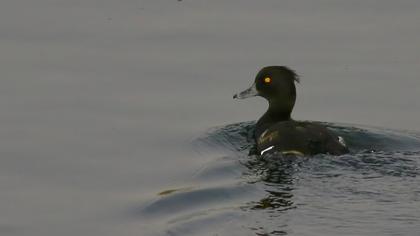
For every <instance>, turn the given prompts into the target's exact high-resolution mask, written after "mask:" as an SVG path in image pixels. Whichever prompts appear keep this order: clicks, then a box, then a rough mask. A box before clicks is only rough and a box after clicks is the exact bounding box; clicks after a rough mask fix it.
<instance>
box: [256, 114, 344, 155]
mask: <svg viewBox="0 0 420 236" xmlns="http://www.w3.org/2000/svg"><path fill="white" fill-rule="evenodd" d="M256 140H257V149H258V152H259V153H263V152H264V151H268V150H271V151H279V152H283V153H292V154H303V155H314V154H319V153H329V154H333V155H340V154H344V153H347V152H348V149H347V147H346V146H345V145H344V144H343V143H341V142H340V140H339V137H338V136H336V135H335V134H333V133H332V132H331V131H330V130H328V129H327V128H326V127H324V126H322V125H319V124H316V123H311V122H298V121H293V120H289V121H281V122H277V123H275V124H273V125H271V126H270V127H269V128H268V129H266V130H265V131H264V132H262V133H261V134H259V133H256Z"/></svg>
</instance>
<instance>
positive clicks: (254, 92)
mask: <svg viewBox="0 0 420 236" xmlns="http://www.w3.org/2000/svg"><path fill="white" fill-rule="evenodd" d="M295 82H299V77H298V76H297V74H296V73H295V72H294V71H293V70H291V69H289V68H287V67H285V66H268V67H264V68H262V69H261V70H260V71H259V72H258V74H257V76H256V77H255V82H254V84H253V85H252V86H251V87H250V88H249V89H247V90H245V91H243V92H241V93H238V94H235V95H234V96H233V98H238V99H244V98H248V97H253V96H261V97H263V98H265V99H267V100H268V102H269V104H270V108H269V111H270V112H273V113H288V114H289V115H290V113H291V112H292V110H293V107H294V105H295V101H296V87H295Z"/></svg>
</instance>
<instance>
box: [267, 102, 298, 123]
mask: <svg viewBox="0 0 420 236" xmlns="http://www.w3.org/2000/svg"><path fill="white" fill-rule="evenodd" d="M293 106H294V102H292V101H291V102H290V103H285V102H284V101H282V102H276V101H270V102H269V106H268V110H267V112H266V113H265V114H264V116H268V117H269V118H270V120H272V121H273V122H279V121H287V120H291V116H290V115H291V114H292V109H293Z"/></svg>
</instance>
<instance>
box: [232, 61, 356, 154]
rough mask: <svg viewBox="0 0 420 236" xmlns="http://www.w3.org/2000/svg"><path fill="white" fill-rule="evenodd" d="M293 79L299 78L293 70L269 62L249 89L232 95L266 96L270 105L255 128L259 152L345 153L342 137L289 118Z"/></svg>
mask: <svg viewBox="0 0 420 236" xmlns="http://www.w3.org/2000/svg"><path fill="white" fill-rule="evenodd" d="M295 81H296V82H299V78H298V76H297V75H296V74H295V72H294V71H293V70H291V69H289V68H287V67H284V66H269V67H265V68H263V69H261V70H260V72H258V74H257V76H256V78H255V82H254V83H253V85H252V86H251V87H250V88H249V89H247V90H245V91H243V92H241V93H238V94H235V95H234V96H233V98H238V99H244V98H248V97H253V96H261V97H263V98H265V99H267V100H268V103H269V108H268V110H267V112H266V113H265V114H264V115H263V116H262V117H261V118H260V119H259V120H258V122H257V124H256V128H255V138H256V141H257V150H258V152H259V153H260V154H261V155H262V154H264V153H265V152H272V151H278V152H281V153H282V154H294V155H314V154H318V153H329V154H333V155H341V154H344V153H347V152H348V149H347V147H346V146H345V145H344V142H343V140H342V138H341V137H338V136H337V135H335V134H334V133H333V132H332V131H330V130H328V129H327V128H326V127H324V126H322V125H319V124H315V123H311V122H303V121H295V120H293V119H292V118H291V116H290V115H291V113H292V110H293V107H294V105H295V101H296V87H295Z"/></svg>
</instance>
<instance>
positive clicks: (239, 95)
mask: <svg viewBox="0 0 420 236" xmlns="http://www.w3.org/2000/svg"><path fill="white" fill-rule="evenodd" d="M257 95H258V91H257V86H256V85H255V83H254V84H252V86H251V87H250V88H249V89H247V90H245V91H242V92H240V93H237V94H235V95H233V98H234V99H245V98H250V97H255V96H257Z"/></svg>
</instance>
